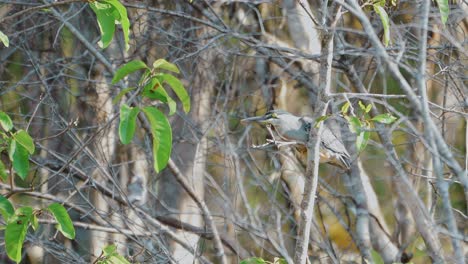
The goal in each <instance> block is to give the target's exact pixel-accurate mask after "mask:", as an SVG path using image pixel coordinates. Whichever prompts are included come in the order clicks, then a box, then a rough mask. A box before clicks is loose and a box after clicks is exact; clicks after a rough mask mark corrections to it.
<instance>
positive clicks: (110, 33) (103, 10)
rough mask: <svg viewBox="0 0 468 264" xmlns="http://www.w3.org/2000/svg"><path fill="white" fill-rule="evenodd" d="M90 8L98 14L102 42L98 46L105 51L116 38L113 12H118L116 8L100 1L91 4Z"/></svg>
mask: <svg viewBox="0 0 468 264" xmlns="http://www.w3.org/2000/svg"><path fill="white" fill-rule="evenodd" d="M89 6H90V7H91V9H92V10H93V11H94V13H95V14H96V18H97V22H98V25H99V31H101V40H100V41H99V42H98V45H99V47H101V48H102V49H105V48H107V46H109V44H110V43H111V41H112V39H113V38H114V32H115V18H114V16H113V12H114V11H116V10H115V7H113V6H112V5H109V4H106V3H101V2H99V1H94V2H90V3H89Z"/></svg>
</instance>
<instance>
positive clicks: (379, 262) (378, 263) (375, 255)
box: [371, 249, 385, 264]
mask: <svg viewBox="0 0 468 264" xmlns="http://www.w3.org/2000/svg"><path fill="white" fill-rule="evenodd" d="M371 255H372V259H373V260H374V263H375V264H384V263H385V262H384V261H383V259H382V256H380V254H379V252H377V251H375V250H373V249H372V250H371Z"/></svg>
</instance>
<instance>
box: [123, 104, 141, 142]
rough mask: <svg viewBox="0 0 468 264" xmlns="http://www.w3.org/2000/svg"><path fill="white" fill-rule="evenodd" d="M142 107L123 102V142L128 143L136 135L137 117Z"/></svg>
mask: <svg viewBox="0 0 468 264" xmlns="http://www.w3.org/2000/svg"><path fill="white" fill-rule="evenodd" d="M139 112H140V108H138V107H129V106H128V105H126V104H123V105H122V106H121V107H120V123H119V138H120V141H121V142H122V144H128V143H130V141H132V139H133V136H134V135H135V128H136V118H137V115H138V113H139Z"/></svg>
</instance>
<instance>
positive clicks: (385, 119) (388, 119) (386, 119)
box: [371, 113, 397, 125]
mask: <svg viewBox="0 0 468 264" xmlns="http://www.w3.org/2000/svg"><path fill="white" fill-rule="evenodd" d="M371 120H373V121H376V122H379V123H382V124H387V125H388V124H391V123H393V122H395V120H397V118H396V117H394V116H392V115H391V114H389V113H385V114H381V115H378V116H374V118H372V119H371Z"/></svg>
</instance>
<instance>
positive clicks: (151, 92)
mask: <svg viewBox="0 0 468 264" xmlns="http://www.w3.org/2000/svg"><path fill="white" fill-rule="evenodd" d="M142 95H143V96H144V97H148V98H150V99H157V100H160V101H161V102H164V103H166V104H167V105H168V106H169V115H173V114H174V113H175V111H176V109H177V104H176V102H175V101H174V99H172V98H171V97H170V96H169V95H168V94H167V92H166V90H164V87H162V85H161V82H160V81H159V79H158V78H157V77H154V78H151V80H149V82H148V83H147V84H146V85H145V87H144V88H143V92H142Z"/></svg>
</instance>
